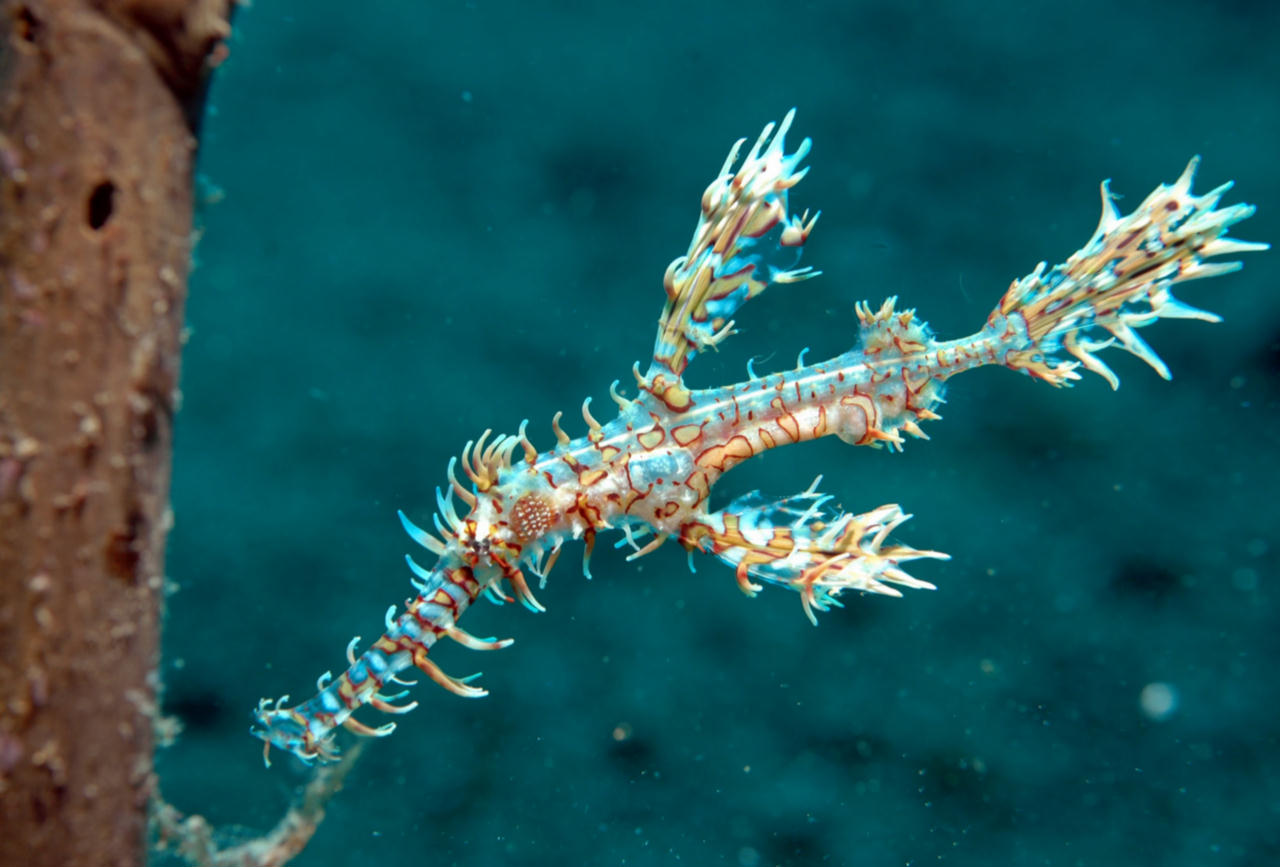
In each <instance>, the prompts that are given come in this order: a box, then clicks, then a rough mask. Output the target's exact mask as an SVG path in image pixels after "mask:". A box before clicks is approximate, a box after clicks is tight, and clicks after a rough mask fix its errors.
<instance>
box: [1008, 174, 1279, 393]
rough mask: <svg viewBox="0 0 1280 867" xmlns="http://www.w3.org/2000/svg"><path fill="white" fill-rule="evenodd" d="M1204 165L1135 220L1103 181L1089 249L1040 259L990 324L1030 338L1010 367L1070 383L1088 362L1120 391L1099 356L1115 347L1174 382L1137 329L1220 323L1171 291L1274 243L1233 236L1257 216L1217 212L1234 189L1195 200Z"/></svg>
mask: <svg viewBox="0 0 1280 867" xmlns="http://www.w3.org/2000/svg"><path fill="white" fill-rule="evenodd" d="M1199 164H1200V158H1199V157H1194V158H1192V160H1191V162H1190V163H1188V164H1187V168H1186V170H1184V171H1183V173H1182V176H1181V177H1179V178H1178V179H1177V180H1176V181H1174V182H1173V183H1172V184H1161V185H1160V186H1159V187H1157V188H1156V190H1155V191H1154V192H1153V193H1151V195H1149V196H1147V198H1146V199H1145V200H1143V202H1142V204H1140V205H1139V206H1138V207H1137V209H1136V210H1134V212H1133V213H1131V214H1128V215H1121V214H1120V211H1119V210H1118V209H1117V208H1116V206H1115V201H1114V198H1113V196H1112V194H1111V190H1110V189H1109V187H1108V182H1107V181H1103V183H1102V218H1101V219H1100V220H1099V221H1098V228H1097V230H1096V231H1095V232H1094V233H1093V237H1092V238H1090V239H1089V242H1088V243H1087V244H1085V245H1084V247H1083V248H1081V249H1080V250H1079V251H1078V252H1076V253H1074V254H1073V255H1072V256H1071V258H1069V259H1067V261H1066V262H1064V263H1063V264H1061V265H1057V266H1055V267H1053V268H1052V269H1050V270H1048V271H1046V270H1045V267H1046V266H1045V263H1044V262H1041V263H1040V264H1039V265H1037V266H1036V269H1035V270H1034V271H1032V272H1031V273H1030V274H1028V275H1027V276H1025V277H1023V278H1022V279H1021V280H1015V281H1014V282H1013V284H1012V285H1011V286H1010V287H1009V290H1008V291H1007V292H1006V293H1005V294H1004V297H1003V298H1001V299H1000V303H999V305H997V307H996V309H995V310H993V311H992V313H991V316H990V317H989V319H988V320H987V326H988V329H993V330H996V331H1004V332H1006V333H1007V332H1008V330H1010V329H1012V331H1013V332H1015V333H1017V332H1023V333H1021V334H1017V337H1020V338H1022V339H1021V340H1015V343H1017V344H1021V345H1022V346H1023V347H1024V348H1021V349H1016V350H1012V351H1010V352H1008V353H1007V354H1006V355H1005V358H1004V364H1005V365H1006V366H1008V367H1011V368H1014V369H1015V370H1022V371H1024V372H1026V373H1028V374H1030V375H1031V376H1034V377H1037V378H1039V379H1043V380H1046V381H1048V382H1050V383H1052V384H1053V385H1065V384H1069V382H1070V381H1071V380H1075V379H1079V378H1080V374H1079V373H1077V372H1076V368H1077V367H1079V366H1080V365H1084V367H1085V368H1086V369H1087V370H1092V371H1093V372H1094V373H1097V374H1098V375H1100V376H1101V377H1103V378H1104V379H1105V380H1107V382H1109V383H1110V384H1111V387H1112V388H1118V387H1119V385H1120V380H1119V378H1118V377H1117V376H1116V375H1115V373H1114V372H1113V371H1112V370H1111V368H1109V367H1107V365H1106V364H1105V363H1104V362H1103V361H1102V360H1101V359H1099V358H1098V356H1097V354H1096V353H1097V352H1098V351H1099V350H1101V349H1104V348H1106V347H1108V346H1111V345H1112V344H1115V345H1117V346H1119V347H1120V348H1122V349H1124V350H1126V351H1128V352H1131V353H1133V354H1134V355H1136V356H1137V357H1138V358H1141V359H1142V360H1143V361H1145V362H1146V363H1147V364H1149V365H1151V367H1152V368H1153V369H1154V370H1155V371H1156V373H1158V374H1160V375H1161V376H1162V377H1164V378H1165V379H1168V378H1169V376H1170V375H1169V369H1168V367H1166V366H1165V364H1164V362H1163V361H1161V360H1160V357H1159V356H1158V355H1156V353H1155V352H1154V351H1153V350H1152V349H1151V347H1149V346H1148V345H1147V344H1146V342H1145V341H1144V340H1143V339H1142V338H1141V337H1139V336H1138V334H1137V332H1136V330H1135V329H1138V328H1141V327H1143V326H1145V325H1150V324H1151V323H1152V322H1155V321H1156V320H1157V319H1162V318H1163V319H1169V318H1178V319H1202V320H1204V321H1206V322H1219V321H1221V319H1220V317H1218V316H1217V315H1215V314H1213V313H1209V312H1207V311H1205V310H1199V309H1197V308H1195V307H1191V306H1190V305H1187V304H1184V303H1183V302H1181V301H1179V300H1178V299H1176V298H1174V297H1173V294H1172V293H1171V291H1170V289H1171V287H1172V286H1173V285H1174V284H1176V283H1182V282H1185V281H1187V280H1197V279H1199V278H1202V277H1216V276H1217V275H1219V274H1228V273H1230V272H1232V271H1236V270H1238V269H1239V268H1240V267H1241V263H1240V262H1207V261H1206V260H1207V259H1211V258H1213V257H1215V256H1221V255H1228V254H1232V253H1246V252H1251V251H1254V250H1266V249H1268V247H1269V246H1270V245H1269V244H1259V243H1253V242H1250V241H1240V240H1236V239H1235V238H1229V237H1227V230H1228V229H1229V228H1230V227H1231V226H1232V225H1234V224H1235V223H1238V222H1240V221H1241V220H1244V219H1246V218H1248V217H1249V216H1251V215H1252V214H1253V211H1254V208H1253V205H1246V204H1237V205H1230V206H1227V207H1224V208H1218V207H1217V205H1218V201H1219V199H1221V198H1222V194H1223V193H1225V192H1226V191H1227V190H1229V189H1231V182H1227V183H1225V184H1223V185H1222V186H1220V187H1217V188H1216V189H1213V190H1210V191H1209V192H1207V193H1204V194H1203V195H1200V196H1196V195H1193V194H1192V192H1191V182H1192V180H1194V178H1195V173H1196V168H1197V166H1199ZM1007 336H1009V337H1013V336H1014V335H1013V334H1007ZM1067 356H1071V357H1073V358H1074V359H1075V360H1074V361H1073V360H1071V359H1069V358H1068V357H1067Z"/></svg>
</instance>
